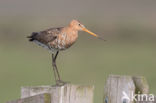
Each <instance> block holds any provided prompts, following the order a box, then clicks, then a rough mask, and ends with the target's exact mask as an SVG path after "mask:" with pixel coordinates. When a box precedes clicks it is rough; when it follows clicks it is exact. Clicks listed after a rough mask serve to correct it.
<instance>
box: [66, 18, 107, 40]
mask: <svg viewBox="0 0 156 103" xmlns="http://www.w3.org/2000/svg"><path fill="white" fill-rule="evenodd" d="M69 27H70V28H72V29H73V30H77V31H85V32H87V33H89V34H90V35H93V36H95V37H97V38H99V39H102V40H104V39H103V38H101V37H100V36H98V35H97V34H95V33H93V32H91V31H89V30H88V29H87V28H86V27H85V26H84V25H83V24H81V23H80V22H79V21H77V20H72V21H71V22H70V24H69ZM104 41H105V40H104Z"/></svg>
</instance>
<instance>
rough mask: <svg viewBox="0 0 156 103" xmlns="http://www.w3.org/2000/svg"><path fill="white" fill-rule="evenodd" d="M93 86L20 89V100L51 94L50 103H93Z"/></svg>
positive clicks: (70, 85)
mask: <svg viewBox="0 0 156 103" xmlns="http://www.w3.org/2000/svg"><path fill="white" fill-rule="evenodd" d="M93 91H94V86H80V85H72V84H66V85H64V86H38V87H22V89H21V98H25V97H30V96H34V95H38V94H42V93H50V94H51V103H93Z"/></svg>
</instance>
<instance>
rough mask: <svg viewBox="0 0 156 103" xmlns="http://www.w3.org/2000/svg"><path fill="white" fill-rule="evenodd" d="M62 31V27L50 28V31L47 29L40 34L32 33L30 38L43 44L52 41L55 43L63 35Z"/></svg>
mask: <svg viewBox="0 0 156 103" xmlns="http://www.w3.org/2000/svg"><path fill="white" fill-rule="evenodd" d="M61 29H62V27H60V28H50V29H47V30H44V31H41V32H38V33H32V35H31V36H30V38H31V39H33V40H37V41H39V42H41V43H43V44H47V43H49V42H51V41H54V40H55V39H56V38H57V36H58V35H59V34H60V33H61ZM33 40H32V41H33Z"/></svg>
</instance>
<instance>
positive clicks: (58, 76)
mask: <svg viewBox="0 0 156 103" xmlns="http://www.w3.org/2000/svg"><path fill="white" fill-rule="evenodd" d="M58 53H59V51H57V52H56V54H55V56H54V58H53V60H54V64H53V65H54V67H55V70H56V73H57V78H58V81H60V80H61V79H60V75H59V72H58V69H57V65H56V58H57V55H58Z"/></svg>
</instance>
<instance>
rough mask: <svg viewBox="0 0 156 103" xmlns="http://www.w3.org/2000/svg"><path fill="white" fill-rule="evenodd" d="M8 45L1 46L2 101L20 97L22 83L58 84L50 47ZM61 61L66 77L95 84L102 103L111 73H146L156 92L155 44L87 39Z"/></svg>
mask: <svg viewBox="0 0 156 103" xmlns="http://www.w3.org/2000/svg"><path fill="white" fill-rule="evenodd" d="M81 39H83V38H81ZM85 40H87V41H88V42H86V41H85ZM94 41H95V42H94ZM3 43H4V42H3ZM4 44H5V43H4ZM4 44H1V46H0V102H1V103H4V102H6V101H8V100H14V99H17V98H20V87H21V86H32V85H33V86H35V85H52V84H54V78H53V72H52V67H51V57H50V54H49V53H48V52H47V51H46V50H44V49H43V48H41V47H39V46H36V45H35V44H33V45H31V43H29V42H27V41H26V40H25V41H24V42H19V43H14V44H11V43H7V44H6V45H4ZM57 64H58V67H59V71H60V74H61V76H62V79H63V80H65V81H70V82H71V83H74V84H90V85H95V95H94V96H95V99H94V101H95V103H102V99H103V89H104V84H105V81H106V78H107V77H108V75H109V74H119V75H141V76H145V77H146V78H147V80H148V83H149V85H150V92H151V93H156V82H155V78H156V76H155V73H156V69H155V68H156V65H155V64H156V48H155V44H154V43H138V44H137V43H116V42H114V43H110V42H109V41H108V42H102V41H97V40H96V39H87V38H84V39H83V40H82V41H80V40H78V42H77V43H76V44H75V45H74V46H73V47H72V48H70V49H69V50H66V51H63V52H61V53H60V55H59V57H58V60H57Z"/></svg>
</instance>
